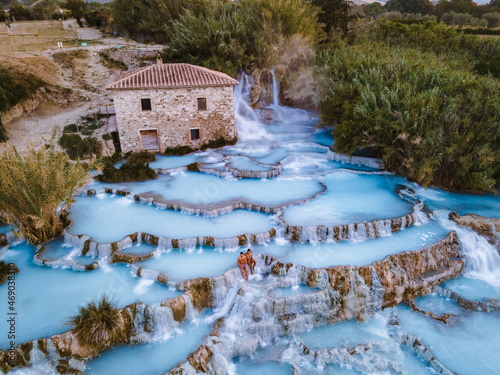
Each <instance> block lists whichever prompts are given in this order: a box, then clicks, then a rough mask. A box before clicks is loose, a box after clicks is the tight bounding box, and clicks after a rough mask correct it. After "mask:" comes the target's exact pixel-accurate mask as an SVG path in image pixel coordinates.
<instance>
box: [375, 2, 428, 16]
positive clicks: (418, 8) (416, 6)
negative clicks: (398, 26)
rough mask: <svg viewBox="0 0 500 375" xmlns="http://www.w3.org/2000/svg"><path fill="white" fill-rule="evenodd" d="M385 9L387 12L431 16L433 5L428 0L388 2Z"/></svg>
mask: <svg viewBox="0 0 500 375" xmlns="http://www.w3.org/2000/svg"><path fill="white" fill-rule="evenodd" d="M385 8H386V9H387V10H388V11H389V12H401V13H413V14H417V13H420V14H432V13H433V12H434V5H432V3H431V2H430V1H429V0H389V1H388V2H387V3H386V5H385Z"/></svg>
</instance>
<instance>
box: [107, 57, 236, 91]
mask: <svg viewBox="0 0 500 375" xmlns="http://www.w3.org/2000/svg"><path fill="white" fill-rule="evenodd" d="M237 84H238V81H237V80H235V79H234V78H232V77H230V76H229V75H227V74H225V73H222V72H218V71H215V70H211V69H208V68H205V67H203V66H198V65H192V64H187V63H169V64H153V65H149V66H146V67H141V68H138V69H134V70H131V71H129V72H125V73H122V74H119V75H118V76H116V78H115V81H114V82H113V83H111V84H109V85H108V86H106V88H107V89H117V90H133V89H146V88H178V87H197V86H199V87H210V86H234V85H237Z"/></svg>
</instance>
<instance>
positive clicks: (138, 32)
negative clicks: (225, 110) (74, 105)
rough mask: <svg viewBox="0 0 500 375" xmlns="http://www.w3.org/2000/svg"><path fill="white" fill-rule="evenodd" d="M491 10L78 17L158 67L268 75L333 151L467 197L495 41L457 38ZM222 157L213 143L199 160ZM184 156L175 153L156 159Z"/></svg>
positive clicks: (488, 152)
mask: <svg viewBox="0 0 500 375" xmlns="http://www.w3.org/2000/svg"><path fill="white" fill-rule="evenodd" d="M44 1H47V2H50V1H56V0H44ZM75 1H76V0H75ZM499 1H500V0H491V2H490V4H488V5H478V4H476V3H475V2H473V1H472V0H439V1H438V2H437V3H435V2H431V1H429V0H389V1H388V2H387V4H386V5H385V6H383V5H381V4H379V3H372V4H367V5H363V6H355V5H354V4H353V2H352V1H350V0H311V1H308V0H240V1H237V2H229V1H218V0H188V1H179V0H155V1H147V2H146V1H142V0H113V1H112V3H111V4H110V5H109V6H108V5H105V6H102V5H96V4H93V5H92V4H82V3H80V6H81V7H83V8H84V9H83V10H84V14H85V17H86V19H87V21H88V22H89V23H90V24H93V25H97V24H98V23H99V25H106V27H109V28H111V29H113V30H114V31H117V32H118V33H124V34H126V35H127V36H129V37H132V38H134V39H136V40H140V41H146V42H156V43H165V44H166V45H167V48H166V49H165V50H164V52H163V58H164V61H168V62H185V63H191V64H195V65H201V66H205V67H207V68H210V69H214V70H218V71H223V72H226V73H228V74H230V75H232V76H235V75H236V74H237V72H238V71H239V70H240V69H243V70H246V71H247V72H256V74H255V76H256V77H259V79H260V80H261V81H260V83H261V84H262V87H263V86H265V84H266V82H265V81H266V80H267V78H266V77H267V76H266V74H264V73H263V71H264V70H266V72H268V73H269V72H270V70H269V69H270V68H274V72H275V73H276V75H277V77H278V79H279V80H280V87H281V88H282V90H287V95H288V98H291V97H292V98H293V99H294V98H296V97H300V98H302V97H303V96H301V95H303V94H304V93H306V95H309V98H310V97H312V96H313V95H314V97H315V98H314V99H315V101H316V103H317V105H318V109H319V114H320V117H321V120H322V124H323V125H332V126H334V127H335V128H334V135H335V144H334V147H335V149H337V150H338V151H340V152H344V153H348V154H350V153H353V152H355V150H357V149H362V148H368V149H369V150H371V151H372V152H375V153H376V154H377V155H379V156H380V157H381V158H383V159H384V161H385V162H386V164H387V166H388V168H389V169H390V170H393V171H396V172H398V173H400V174H402V175H404V176H408V178H409V179H410V180H412V181H417V182H418V183H420V184H422V185H424V186H427V185H431V184H434V185H439V186H441V187H445V188H449V189H456V190H463V191H474V192H476V191H488V190H491V188H492V187H493V186H498V185H499V181H500V163H499V161H500V160H499V156H498V154H500V152H499V151H500V150H499V138H498V137H499V132H500V130H499V127H500V125H499V113H500V104H499V103H500V102H499V101H500V99H499V88H500V87H499V82H500V81H499V78H500V39H495V38H482V39H481V38H478V37H477V36H475V35H469V33H471V34H472V33H483V34H486V33H489V34H495V33H497V32H498V29H497V28H498V26H499V25H500V4H499ZM70 3H71V1H68V2H67V4H68V9H69V8H71V6H70V5H71V4H70ZM91 10H92V12H91ZM79 11H80V10H79V9H72V10H71V12H72V13H74V14H76V13H78V12H79ZM438 22H439V23H438ZM457 30H459V31H460V32H457ZM470 30H473V31H470ZM474 30H476V31H474ZM103 61H104V63H106V64H108V63H113V62H112V61H110V60H109V59H106V57H104V56H103ZM269 74H270V73H269ZM269 74H267V75H269ZM0 77H1V76H0ZM297 87H302V88H304V87H306V88H307V90H302V91H300V90H295V89H296V88H297ZM311 87H312V89H311ZM316 88H317V90H316ZM294 90H295V91H294ZM297 93H299V94H300V95H298V94H297ZM282 94H284V92H282ZM69 130H70V129H69V128H68V132H69ZM0 135H1V134H0ZM89 135H90V134H89ZM63 137H66V138H65V139H64V140H63V142H62V143H61V144H62V145H63V146H64V144H72V145H73V144H74V145H73V146H72V147H66V148H67V149H68V150H69V151H68V152H69V153H70V154H71V155H72V157H75V158H78V157H82V156H84V154H83V153H79V152H78V150H77V147H76V144H78V143H81V142H83V140H82V139H81V137H80V139H79V140H78V139H77V138H76V137H75V136H74V135H73V134H69V135H67V136H63ZM89 139H90V138H89ZM223 145H224V140H222V141H221V140H217V141H215V142H213V144H207V145H203V146H202V148H208V147H220V146H223ZM72 149H73V151H71V150H72ZM192 151H194V150H193V149H191V148H190V147H188V146H182V147H176V148H168V149H166V150H165V154H166V155H183V154H187V153H190V152H192ZM91 154H92V153H91ZM149 161H150V160H149V159H148V157H147V156H144V155H143V156H140V155H138V156H134V155H132V156H130V157H129V158H128V161H127V163H125V164H123V165H122V166H121V167H120V168H119V169H116V168H115V167H114V165H113V164H114V163H115V162H116V160H112V159H105V162H104V163H105V164H104V169H105V171H104V173H103V175H101V176H100V177H99V178H101V179H103V180H108V181H127V180H131V179H139V180H143V179H148V178H154V177H155V176H156V174H155V173H154V171H152V170H151V168H150V167H149V164H148V162H149ZM190 168H193V169H194V168H195V166H194V165H193V166H191V167H190ZM151 176H153V177H151Z"/></svg>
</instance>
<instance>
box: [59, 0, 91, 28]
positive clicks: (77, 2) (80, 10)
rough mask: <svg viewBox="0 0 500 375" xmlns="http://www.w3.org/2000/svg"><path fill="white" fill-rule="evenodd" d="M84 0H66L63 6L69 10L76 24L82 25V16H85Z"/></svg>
mask: <svg viewBox="0 0 500 375" xmlns="http://www.w3.org/2000/svg"><path fill="white" fill-rule="evenodd" d="M85 6H86V3H85V0H67V1H66V2H65V3H64V4H63V7H64V8H66V9H68V10H69V11H70V12H71V17H73V18H74V19H75V20H76V22H78V26H80V27H83V23H82V18H83V17H84V16H85Z"/></svg>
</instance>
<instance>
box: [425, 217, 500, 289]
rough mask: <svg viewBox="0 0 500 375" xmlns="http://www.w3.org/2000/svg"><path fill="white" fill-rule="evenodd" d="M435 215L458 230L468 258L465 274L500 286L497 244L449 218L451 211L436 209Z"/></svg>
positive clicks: (450, 227) (499, 263)
mask: <svg viewBox="0 0 500 375" xmlns="http://www.w3.org/2000/svg"><path fill="white" fill-rule="evenodd" d="M434 215H435V216H436V218H437V219H438V220H439V221H440V223H441V224H442V225H443V226H445V227H446V228H449V229H450V230H455V231H456V232H457V235H458V238H459V239H460V242H461V243H462V252H463V255H464V256H465V258H466V260H467V262H466V266H465V267H466V273H465V276H468V277H472V278H475V279H479V280H482V281H485V282H487V283H488V284H490V285H493V286H495V287H500V255H499V254H498V251H497V249H496V248H495V246H493V245H491V244H490V243H489V242H488V241H487V239H486V238H485V237H483V236H480V235H479V234H477V233H476V232H474V231H473V230H471V229H468V228H465V227H461V226H459V225H458V224H456V223H455V222H454V221H452V220H448V215H449V211H444V210H436V211H434Z"/></svg>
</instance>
